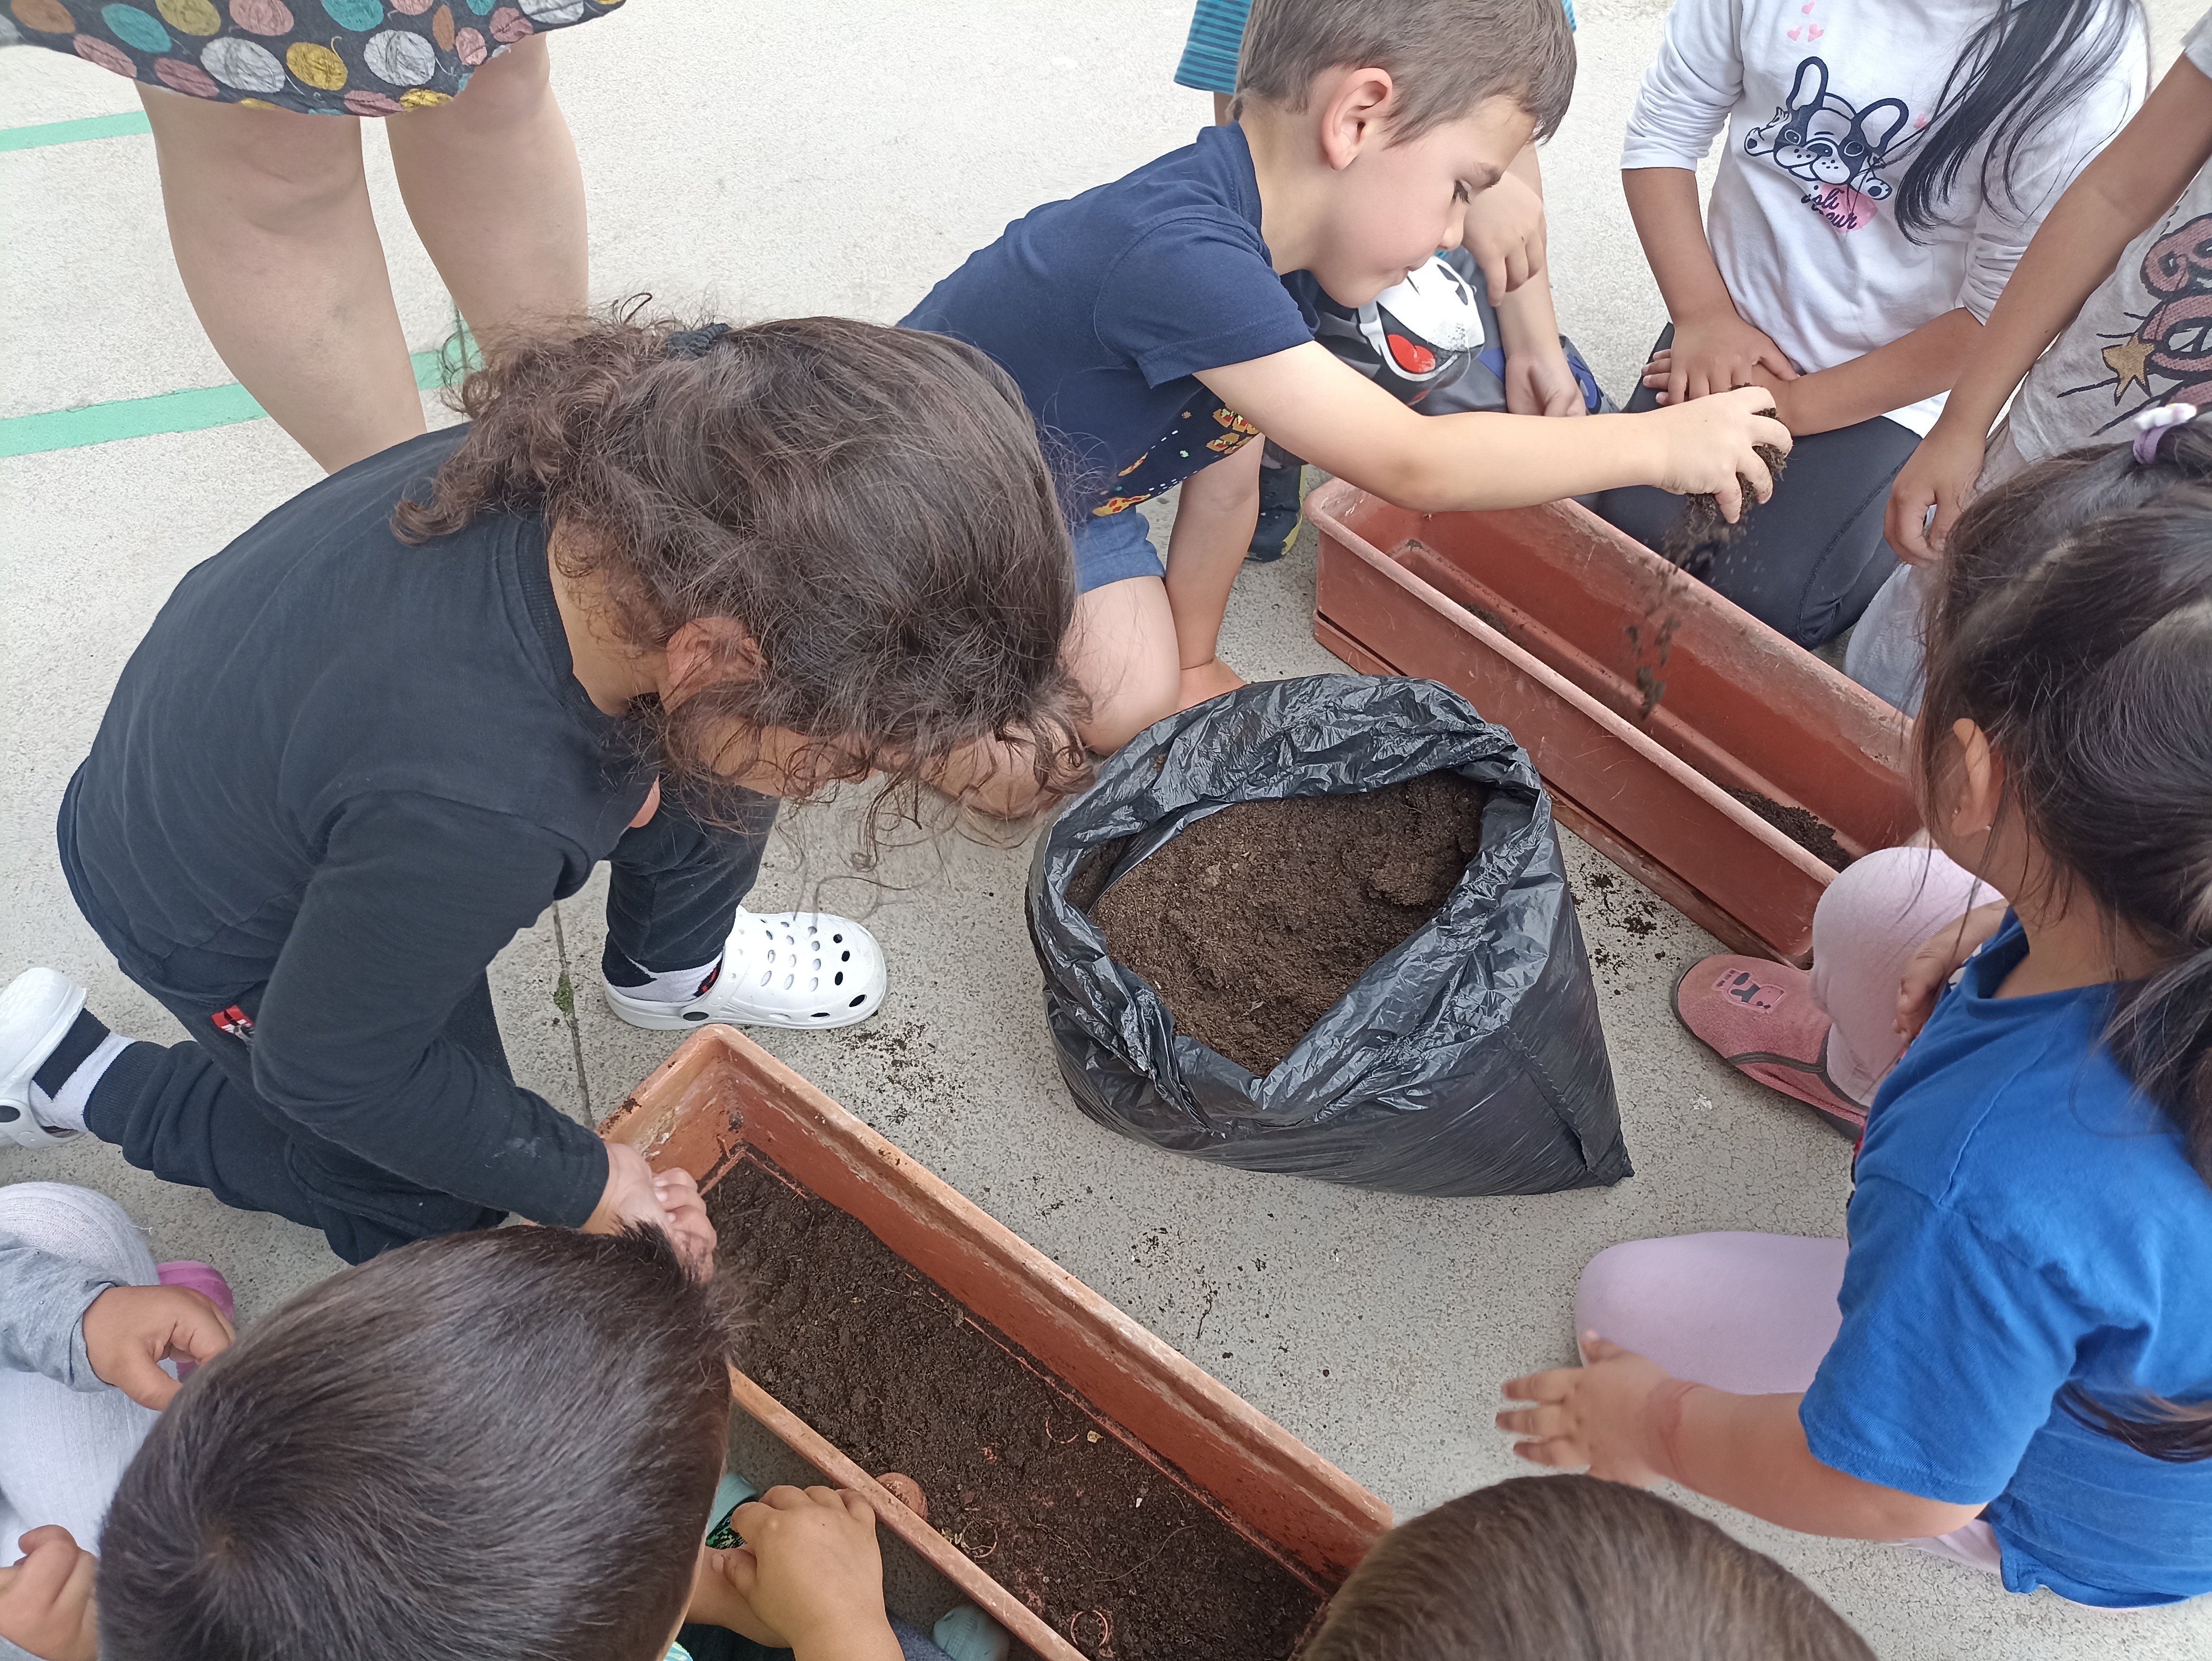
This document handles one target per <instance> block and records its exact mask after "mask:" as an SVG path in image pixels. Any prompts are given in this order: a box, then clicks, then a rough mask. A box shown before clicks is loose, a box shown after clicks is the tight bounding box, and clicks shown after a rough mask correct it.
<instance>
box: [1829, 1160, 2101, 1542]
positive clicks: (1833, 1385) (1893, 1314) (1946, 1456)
mask: <svg viewBox="0 0 2212 1661" xmlns="http://www.w3.org/2000/svg"><path fill="white" fill-rule="evenodd" d="M1850 1226H1851V1251H1850V1259H1849V1261H1848V1262H1847V1263H1846V1264H1845V1266H1844V1285H1843V1290H1842V1292H1841V1293H1839V1294H1838V1299H1837V1301H1838V1304H1839V1305H1841V1306H1842V1309H1843V1316H1844V1322H1843V1328H1842V1330H1840V1331H1839V1332H1838V1334H1837V1335H1836V1342H1834V1343H1833V1344H1832V1346H1830V1348H1829V1350H1828V1353H1827V1354H1826V1357H1825V1358H1824V1359H1823V1360H1821V1362H1820V1371H1819V1372H1818V1373H1817V1374H1815V1375H1814V1379H1813V1387H1812V1388H1811V1389H1810V1390H1808V1391H1807V1392H1806V1394H1805V1400H1804V1403H1803V1405H1802V1408H1801V1409H1800V1412H1799V1416H1800V1420H1801V1422H1802V1424H1803V1425H1804V1427H1805V1438H1806V1441H1807V1444H1808V1446H1810V1448H1811V1449H1812V1452H1813V1457H1814V1458H1816V1459H1818V1460H1819V1461H1820V1463H1822V1464H1824V1465H1826V1466H1828V1467H1829V1468H1830V1469H1834V1470H1840V1471H1842V1472H1844V1474H1845V1475H1850V1476H1856V1477H1858V1478H1859V1479H1860V1480H1861V1481H1863V1482H1876V1483H1880V1484H1881V1486H1882V1487H1884V1488H1896V1489H1898V1490H1899V1492H1901V1493H1905V1494H1917V1495H1919V1496H1920V1497H1921V1498H1922V1499H1924V1500H1942V1501H1943V1502H1944V1503H1946V1504H1948V1505H1960V1506H1969V1505H1980V1504H1984V1503H1985V1502H1987V1501H1989V1500H1994V1499H1996V1497H1997V1496H1998V1495H1999V1494H2002V1492H2003V1491H2004V1489H2005V1487H2006V1485H2007V1484H2008V1482H2011V1481H2012V1477H2013V1473H2014V1472H2015V1470H2017V1469H2019V1467H2020V1462H2021V1455H2022V1454H2023V1453H2025V1452H2026V1451H2027V1445H2028V1443H2029V1442H2030V1441H2031V1440H2033V1439H2034V1436H2035V1433H2037V1432H2038V1431H2039V1430H2041V1429H2042V1428H2043V1427H2044V1425H2045V1423H2046V1422H2047V1421H2049V1419H2050V1417H2051V1414H2052V1413H2053V1412H2057V1411H2063V1409H2060V1408H2058V1407H2057V1396H2058V1392H2059V1390H2061V1389H2063V1387H2064V1385H2065V1384H2066V1381H2067V1379H2068V1378H2069V1376H2070V1374H2071V1372H2072V1371H2073V1365H2074V1357H2075V1348H2076V1345H2077V1344H2078V1343H2079V1342H2080V1341H2081V1338H2082V1337H2083V1336H2085V1335H2087V1331H2088V1329H2089V1328H2090V1326H2091V1325H2092V1323H2091V1322H2089V1321H2088V1320H2087V1317H2085V1316H2084V1315H2083V1313H2082V1312H2081V1311H2080V1310H2078V1309H2077V1308H2076V1307H2075V1305H2073V1303H2072V1302H2071V1300H2070V1299H2069V1298H2068V1297H2067V1296H2066V1294H2065V1292H2064V1289H2063V1287H2058V1286H2055V1285H2053V1284H2052V1283H2051V1281H2050V1279H2049V1278H2048V1276H2047V1275H2046V1274H2045V1271H2044V1270H2043V1269H2042V1268H2041V1267H2040V1266H2039V1265H2037V1264H2034V1263H2032V1262H2022V1261H2020V1260H2019V1259H2017V1258H2016V1257H2014V1256H2011V1255H2010V1254H2008V1253H2007V1252H2006V1251H2005V1250H2004V1249H2003V1247H2002V1244H2001V1243H1998V1242H1996V1241H1992V1240H1990V1239H1988V1238H1984V1235H1983V1234H1982V1232H1980V1231H1979V1230H1978V1229H1977V1228H1975V1227H1974V1226H1973V1225H1972V1222H1970V1221H1969V1220H1967V1219H1966V1218H1965V1217H1963V1216H1961V1215H1960V1214H1958V1213H1957V1212H1955V1211H1954V1210H1952V1209H1950V1208H1948V1207H1947V1206H1945V1205H1942V1204H1941V1203H1939V1202H1936V1201H1933V1200H1931V1199H1929V1197H1928V1196H1925V1195H1923V1194H1921V1193H1918V1192H1917V1191H1916V1190H1914V1189H1911V1188H1909V1187H1906V1186H1905V1185H1904V1184H1902V1183H1896V1182H1893V1181H1890V1180H1888V1179H1887V1178H1884V1177H1870V1178H1868V1177H1863V1178H1862V1180H1861V1182H1860V1184H1859V1188H1858V1191H1857V1194H1856V1195H1854V1196H1852V1200H1851V1207H1850Z"/></svg>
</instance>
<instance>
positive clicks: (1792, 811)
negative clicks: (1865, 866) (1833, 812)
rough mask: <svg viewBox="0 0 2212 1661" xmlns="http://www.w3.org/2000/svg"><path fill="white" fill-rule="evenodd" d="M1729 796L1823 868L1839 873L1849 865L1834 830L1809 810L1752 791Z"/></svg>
mask: <svg viewBox="0 0 2212 1661" xmlns="http://www.w3.org/2000/svg"><path fill="white" fill-rule="evenodd" d="M1729 794H1730V795H1731V796H1734V797H1735V799H1736V800H1738V801H1740V802H1741V803H1742V804H1743V805H1744V806H1746V807H1748V808H1749V809H1751V811H1752V812H1754V813H1756V814H1758V815H1759V818H1763V819H1765V821H1766V822H1767V823H1768V824H1771V825H1772V826H1773V827H1774V828H1775V829H1776V830H1777V831H1780V832H1781V833H1782V834H1783V835H1784V836H1785V837H1789V838H1790V841H1792V842H1794V843H1796V844H1797V845H1798V846H1799V847H1800V848H1802V849H1804V850H1805V851H1806V852H1807V853H1808V854H1810V855H1812V856H1813V857H1814V859H1816V860H1818V861H1820V862H1821V863H1822V864H1823V865H1826V866H1827V867H1830V868H1832V869H1833V870H1837V871H1840V870H1842V869H1843V868H1844V867H1845V866H1847V865H1849V864H1850V862H1851V855H1850V854H1848V853H1846V852H1845V851H1844V845H1843V843H1839V842H1838V841H1837V840H1836V832H1835V828H1834V827H1833V826H1832V825H1831V824H1829V823H1828V822H1827V821H1826V819H1824V818H1820V815H1819V814H1817V813H1814V812H1812V811H1811V810H1810V809H1808V808H1803V807H1790V806H1784V805H1783V804H1782V803H1780V802H1778V801H1777V800H1774V798H1773V797H1771V796H1762V795H1760V794H1759V792H1758V791H1756V790H1731V791H1729Z"/></svg>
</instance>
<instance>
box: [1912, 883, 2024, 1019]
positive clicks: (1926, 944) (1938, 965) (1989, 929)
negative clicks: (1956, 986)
mask: <svg viewBox="0 0 2212 1661" xmlns="http://www.w3.org/2000/svg"><path fill="white" fill-rule="evenodd" d="M2009 909H2010V906H2009V903H2008V902H2007V901H2004V900H1997V901H1995V902H1993V903H1992V904H1988V905H1978V906H1976V907H1975V908H1974V909H1973V910H1972V911H1969V912H1967V913H1966V916H1963V917H1961V918H1960V919H1959V920H1958V922H1947V923H1945V924H1944V925H1943V926H1942V928H1939V929H1937V930H1936V932H1935V933H1934V934H1930V935H1929V937H1928V938H1927V939H1926V940H1923V941H1922V942H1921V945H1920V949H1919V950H1918V951H1917V952H1914V953H1913V954H1912V956H1911V959H1910V960H1908V961H1907V962H1906V964H1905V973H1904V975H1903V977H1901V978H1900V979H1899V981H1898V983H1897V1030H1898V1031H1899V1032H1900V1033H1902V1034H1903V1035H1904V1036H1905V1037H1907V1038H1917V1037H1919V1036H1920V1029H1921V1028H1922V1027H1923V1026H1925V1025H1928V1018H1929V1016H1930V1015H1932V1014H1934V1013H1936V1000H1937V999H1939V998H1941V997H1942V995H1943V989H1944V988H1945V987H1946V986H1948V985H1949V984H1950V983H1951V977H1952V976H1954V975H1955V974H1957V973H1958V972H1959V968H1960V964H1964V963H1965V962H1966V959H1967V958H1971V957H1972V956H1973V955H1974V953H1975V952H1978V951H1980V950H1981V949H1982V947H1983V946H1984V945H1985V944H1986V943H1987V942H1988V941H1989V940H1990V936H1991V935H1993V934H1996V932H1997V930H1998V928H2001V927H2002V925H2003V923H2004V916H2005V912H2006V911H2007V910H2009Z"/></svg>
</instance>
